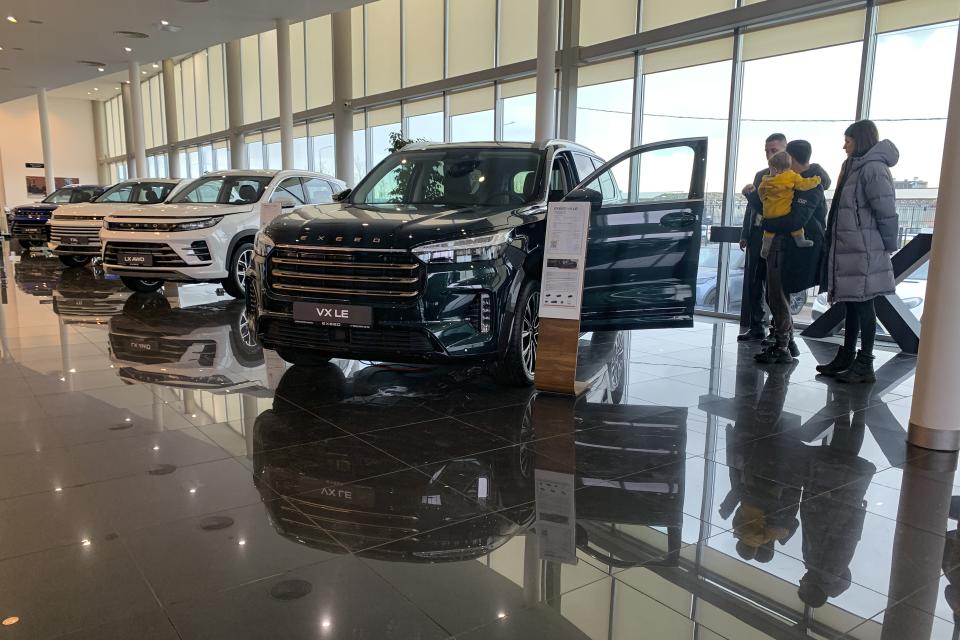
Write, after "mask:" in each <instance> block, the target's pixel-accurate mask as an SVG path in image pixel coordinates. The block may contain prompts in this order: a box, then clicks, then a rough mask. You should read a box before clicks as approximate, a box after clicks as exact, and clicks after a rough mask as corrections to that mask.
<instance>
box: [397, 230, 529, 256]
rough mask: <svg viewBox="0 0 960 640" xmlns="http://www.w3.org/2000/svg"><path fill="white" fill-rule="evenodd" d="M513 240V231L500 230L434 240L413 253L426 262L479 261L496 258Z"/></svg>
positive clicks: (416, 248)
mask: <svg viewBox="0 0 960 640" xmlns="http://www.w3.org/2000/svg"><path fill="white" fill-rule="evenodd" d="M510 241H511V231H510V230H507V231H498V232H496V233H490V234H487V235H483V236H473V237H470V238H459V239H457V240H449V241H447V242H433V243H430V244H424V245H420V246H419V247H415V248H414V249H413V255H415V256H417V257H418V258H420V259H421V260H422V261H424V262H445V263H455V262H479V261H485V260H496V259H497V258H499V257H500V256H502V255H503V252H504V251H505V250H506V248H507V245H508V244H510Z"/></svg>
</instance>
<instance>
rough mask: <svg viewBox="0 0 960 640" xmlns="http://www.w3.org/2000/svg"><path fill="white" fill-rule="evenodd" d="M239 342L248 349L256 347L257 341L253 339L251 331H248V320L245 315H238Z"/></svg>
mask: <svg viewBox="0 0 960 640" xmlns="http://www.w3.org/2000/svg"><path fill="white" fill-rule="evenodd" d="M239 333H240V341H241V342H243V344H244V345H246V346H248V347H256V346H257V340H256V338H254V337H253V331H251V330H250V318H248V317H247V314H246V313H242V314H240V326H239Z"/></svg>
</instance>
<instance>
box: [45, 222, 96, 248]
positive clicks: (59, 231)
mask: <svg viewBox="0 0 960 640" xmlns="http://www.w3.org/2000/svg"><path fill="white" fill-rule="evenodd" d="M64 238H78V239H79V238H82V239H83V242H82V243H69V244H97V245H98V244H100V227H70V226H66V225H62V224H57V225H50V241H51V242H55V243H56V244H63V243H64Z"/></svg>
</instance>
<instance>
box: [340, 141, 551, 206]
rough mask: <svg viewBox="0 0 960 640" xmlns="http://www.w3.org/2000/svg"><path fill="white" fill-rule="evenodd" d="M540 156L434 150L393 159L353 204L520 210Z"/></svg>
mask: <svg viewBox="0 0 960 640" xmlns="http://www.w3.org/2000/svg"><path fill="white" fill-rule="evenodd" d="M541 160H542V153H541V152H539V151H532V150H526V149H463V148H459V149H458V148H451V149H436V150H428V151H409V152H406V153H403V152H401V153H395V154H393V155H392V156H390V157H388V158H387V159H386V160H385V161H384V162H383V163H381V164H380V165H379V166H378V167H377V168H376V169H374V170H373V171H372V172H371V173H370V175H368V176H367V177H366V178H364V180H363V182H362V183H361V184H360V186H358V187H357V189H356V191H355V192H354V194H353V196H352V198H351V200H352V201H353V202H354V203H355V204H410V205H436V206H450V205H453V206H498V205H513V206H519V205H523V204H528V203H531V202H535V201H536V200H537V199H538V195H540V194H539V193H538V192H540V191H541V190H542V188H541V185H540V181H539V180H538V179H537V178H538V176H539V174H540V171H539V168H540V162H541Z"/></svg>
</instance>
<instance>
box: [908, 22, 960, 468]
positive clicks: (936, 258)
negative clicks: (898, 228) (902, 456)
mask: <svg viewBox="0 0 960 640" xmlns="http://www.w3.org/2000/svg"><path fill="white" fill-rule="evenodd" d="M958 244H960V38H958V46H957V54H956V59H955V61H954V67H953V89H952V90H951V93H950V107H949V110H948V112H947V132H946V136H945V138H944V142H943V162H942V164H941V165H940V193H939V195H938V197H937V223H936V225H935V227H934V233H933V252H932V253H931V255H930V277H929V278H928V279H927V293H926V299H927V304H926V305H925V306H924V308H923V332H922V334H921V336H920V355H919V358H918V360H917V378H916V382H915V384H914V388H913V405H912V410H911V413H910V431H909V434H908V435H907V440H908V441H909V442H910V443H911V444H915V445H917V446H920V447H925V448H927V449H939V450H943V451H956V450H958V449H960V394H958V393H957V380H960V335H958V334H957V330H956V329H957V318H958V317H960V279H958V278H957V274H958V273H960V251H957V250H956V247H957V245H958Z"/></svg>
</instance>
